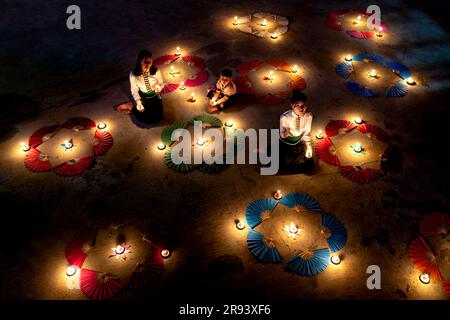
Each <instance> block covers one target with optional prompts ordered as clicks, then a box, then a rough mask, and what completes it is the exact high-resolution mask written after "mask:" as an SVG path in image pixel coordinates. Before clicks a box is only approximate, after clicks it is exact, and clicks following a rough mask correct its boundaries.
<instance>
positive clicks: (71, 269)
mask: <svg viewBox="0 0 450 320" xmlns="http://www.w3.org/2000/svg"><path fill="white" fill-rule="evenodd" d="M75 273H77V268H76V267H75V266H72V265H70V266H68V267H67V269H66V275H67V276H68V277H72V276H74V275H75Z"/></svg>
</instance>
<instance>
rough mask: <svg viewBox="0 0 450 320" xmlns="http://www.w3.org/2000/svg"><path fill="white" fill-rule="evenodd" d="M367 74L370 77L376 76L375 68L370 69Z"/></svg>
mask: <svg viewBox="0 0 450 320" xmlns="http://www.w3.org/2000/svg"><path fill="white" fill-rule="evenodd" d="M369 76H370V77H372V78H376V77H377V71H376V70H375V69H372V70H371V71H370V72H369Z"/></svg>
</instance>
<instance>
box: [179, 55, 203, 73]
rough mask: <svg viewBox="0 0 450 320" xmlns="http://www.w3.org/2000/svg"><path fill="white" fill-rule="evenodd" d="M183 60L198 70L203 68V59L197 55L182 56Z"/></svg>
mask: <svg viewBox="0 0 450 320" xmlns="http://www.w3.org/2000/svg"><path fill="white" fill-rule="evenodd" d="M183 61H185V62H187V64H188V65H189V66H194V67H196V68H197V69H198V70H199V71H202V70H203V69H205V66H206V64H205V60H203V58H200V57H197V56H184V57H183Z"/></svg>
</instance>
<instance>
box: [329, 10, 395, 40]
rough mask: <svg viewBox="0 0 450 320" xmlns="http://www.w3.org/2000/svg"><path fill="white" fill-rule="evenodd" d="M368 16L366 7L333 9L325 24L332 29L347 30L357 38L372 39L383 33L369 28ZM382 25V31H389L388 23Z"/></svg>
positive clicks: (347, 32)
mask: <svg viewBox="0 0 450 320" xmlns="http://www.w3.org/2000/svg"><path fill="white" fill-rule="evenodd" d="M358 17H359V19H358ZM367 18H368V15H366V11H365V10H364V9H344V10H333V11H331V12H329V13H328V16H327V19H326V20H325V25H326V26H327V27H328V28H329V29H331V30H335V31H345V33H346V34H347V35H349V36H351V37H353V38H357V39H370V38H373V37H374V36H375V35H376V34H377V35H380V34H382V33H380V32H375V31H370V30H369V29H368V27H367V23H366V21H367ZM380 26H381V27H382V32H386V31H387V26H386V24H384V23H381V24H380ZM377 31H378V30H377Z"/></svg>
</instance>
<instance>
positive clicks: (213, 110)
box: [208, 106, 219, 113]
mask: <svg viewBox="0 0 450 320" xmlns="http://www.w3.org/2000/svg"><path fill="white" fill-rule="evenodd" d="M217 110H219V108H217V107H216V106H214V107H210V108H209V109H208V113H214V112H216V111H217Z"/></svg>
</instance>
